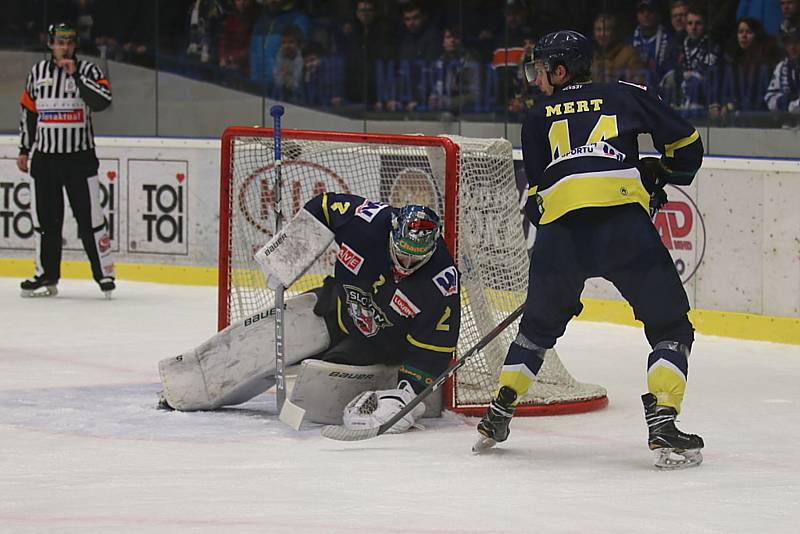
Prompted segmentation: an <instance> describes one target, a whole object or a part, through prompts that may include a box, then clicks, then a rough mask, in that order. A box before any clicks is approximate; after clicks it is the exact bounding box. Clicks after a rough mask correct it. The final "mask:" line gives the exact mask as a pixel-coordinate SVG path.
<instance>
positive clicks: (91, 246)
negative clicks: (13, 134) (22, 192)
mask: <svg viewBox="0 0 800 534" xmlns="http://www.w3.org/2000/svg"><path fill="white" fill-rule="evenodd" d="M98 166H99V163H98V161H97V156H95V153H94V150H87V151H84V152H75V153H72V154H43V153H38V152H37V153H35V154H34V156H33V159H32V160H31V177H33V192H32V195H31V196H32V198H33V202H34V215H35V223H34V226H35V230H36V238H37V244H36V275H37V276H40V277H43V278H45V279H46V280H51V281H58V280H59V278H61V252H62V243H63V236H62V229H63V226H64V190H66V192H67V198H68V199H69V204H70V206H71V207H72V214H73V215H74V217H75V221H76V222H77V223H78V235H79V236H80V238H81V242H82V243H83V248H84V250H85V251H86V255H87V256H88V257H89V263H90V264H91V267H92V277H93V278H94V279H95V280H97V281H99V280H100V279H102V278H114V277H115V273H114V263H113V261H112V259H111V255H110V251H111V250H110V249H111V246H110V237H109V235H108V226H107V222H106V219H105V216H104V215H103V211H102V208H101V205H100V186H99V181H98V177H97V169H98Z"/></svg>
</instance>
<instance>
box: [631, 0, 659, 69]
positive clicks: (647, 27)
mask: <svg viewBox="0 0 800 534" xmlns="http://www.w3.org/2000/svg"><path fill="white" fill-rule="evenodd" d="M660 8H661V6H660V5H659V3H658V2H657V1H656V0H640V1H639V2H638V4H637V7H636V22H637V26H636V29H635V30H634V31H633V36H632V37H631V39H630V42H629V44H630V45H631V46H633V48H635V49H636V51H637V52H639V55H640V56H641V58H642V61H643V62H644V63H645V65H647V68H648V69H649V70H650V72H652V73H654V75H655V76H656V79H657V80H659V79H661V76H662V75H663V74H664V72H663V70H664V63H665V62H666V59H667V48H668V46H669V33H668V32H667V29H666V28H664V26H662V25H661V13H660Z"/></svg>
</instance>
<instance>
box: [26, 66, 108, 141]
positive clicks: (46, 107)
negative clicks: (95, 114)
mask: <svg viewBox="0 0 800 534" xmlns="http://www.w3.org/2000/svg"><path fill="white" fill-rule="evenodd" d="M110 104H111V86H110V84H109V83H108V80H107V79H106V77H105V75H104V74H103V71H102V70H100V68H99V67H98V66H97V65H95V64H94V63H92V62H90V61H84V60H82V59H77V58H75V73H74V74H73V75H71V76H70V75H68V74H67V73H66V71H64V70H63V69H61V68H59V67H57V66H56V64H55V62H54V61H53V60H52V59H46V60H43V61H40V62H39V63H37V64H35V65H34V66H33V68H32V69H31V72H30V74H28V81H27V83H26V84H25V91H23V93H22V97H21V98H20V106H21V109H22V111H21V119H20V126H19V128H20V143H19V151H20V154H27V153H28V152H30V151H31V150H32V149H36V151H37V152H41V153H45V154H69V153H72V152H82V151H84V150H92V149H94V130H93V128H92V111H102V110H104V109H106V108H107V107H108V106H109V105H110Z"/></svg>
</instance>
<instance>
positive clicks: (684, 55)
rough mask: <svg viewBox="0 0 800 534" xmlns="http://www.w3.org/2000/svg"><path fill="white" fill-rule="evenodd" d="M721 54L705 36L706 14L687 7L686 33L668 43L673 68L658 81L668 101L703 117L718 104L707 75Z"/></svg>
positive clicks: (687, 113)
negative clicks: (708, 83) (682, 36)
mask: <svg viewBox="0 0 800 534" xmlns="http://www.w3.org/2000/svg"><path fill="white" fill-rule="evenodd" d="M720 55H721V49H720V46H719V45H718V44H716V43H713V42H712V41H711V40H710V38H709V36H708V33H707V28H706V15H705V13H703V12H702V11H701V10H700V9H698V8H696V7H691V8H689V10H688V12H687V14H686V36H685V37H684V38H683V39H675V40H673V41H672V42H671V43H670V51H669V53H668V60H667V62H668V64H669V65H672V68H671V70H670V71H668V72H667V73H666V74H665V75H664V77H663V78H662V80H661V88H662V90H663V91H664V95H665V98H666V100H667V102H668V103H670V104H671V105H672V106H673V107H674V108H677V109H680V110H682V111H683V112H684V114H685V115H687V116H706V115H707V112H708V107H709V106H712V105H715V104H718V103H719V102H718V101H717V100H716V98H715V97H717V95H714V94H713V93H710V92H709V91H707V84H706V77H707V76H708V75H709V74H710V73H711V70H712V68H713V67H714V66H715V65H717V63H718V62H719V60H720ZM715 92H716V91H715Z"/></svg>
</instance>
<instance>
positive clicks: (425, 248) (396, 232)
mask: <svg viewBox="0 0 800 534" xmlns="http://www.w3.org/2000/svg"><path fill="white" fill-rule="evenodd" d="M440 231H441V221H440V219H439V216H438V215H437V214H436V212H435V211H433V210H432V209H430V208H427V207H425V206H419V205H417V204H409V205H408V206H404V207H403V208H401V209H400V211H398V212H396V213H392V231H391V234H390V236H389V237H390V239H389V255H390V256H391V257H392V263H394V266H395V268H396V269H397V271H398V272H399V273H400V274H403V275H406V276H408V275H409V274H411V273H413V272H414V271H416V270H417V269H419V268H420V267H422V266H423V265H424V264H425V262H427V261H428V260H429V259H430V258H431V256H433V253H434V252H435V251H436V241H437V240H438V239H439V233H440Z"/></svg>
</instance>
